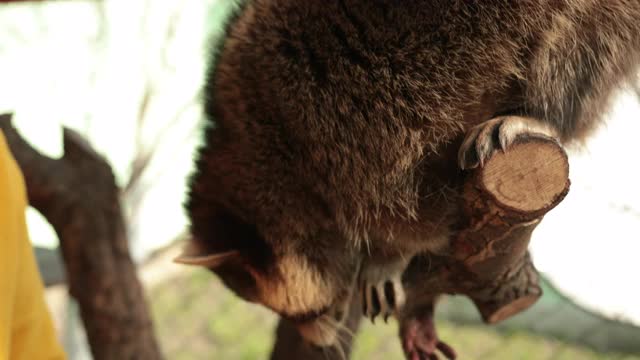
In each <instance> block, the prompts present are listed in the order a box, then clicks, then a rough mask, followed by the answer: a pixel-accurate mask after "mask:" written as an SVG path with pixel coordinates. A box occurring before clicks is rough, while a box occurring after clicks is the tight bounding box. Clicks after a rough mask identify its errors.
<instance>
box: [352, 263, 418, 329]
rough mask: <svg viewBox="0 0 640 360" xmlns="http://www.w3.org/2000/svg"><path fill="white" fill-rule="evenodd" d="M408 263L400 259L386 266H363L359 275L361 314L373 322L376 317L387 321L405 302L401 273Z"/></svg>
mask: <svg viewBox="0 0 640 360" xmlns="http://www.w3.org/2000/svg"><path fill="white" fill-rule="evenodd" d="M407 264H408V261H406V260H404V259H402V260H398V261H394V262H391V263H387V264H369V265H367V264H365V265H364V266H363V268H362V271H361V273H360V281H359V284H360V295H361V299H362V312H363V313H364V315H365V316H367V317H368V318H370V319H371V321H372V322H375V318H376V316H378V315H382V316H383V317H384V321H385V322H386V321H387V318H389V316H390V315H395V314H397V313H398V310H400V309H401V308H402V306H403V305H404V302H405V293H404V288H403V286H402V273H403V272H404V270H405V269H406V267H407Z"/></svg>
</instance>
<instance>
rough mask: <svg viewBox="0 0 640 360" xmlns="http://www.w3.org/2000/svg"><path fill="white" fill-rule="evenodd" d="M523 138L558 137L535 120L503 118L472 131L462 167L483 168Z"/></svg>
mask: <svg viewBox="0 0 640 360" xmlns="http://www.w3.org/2000/svg"><path fill="white" fill-rule="evenodd" d="M521 136H538V137H545V138H549V137H550V138H554V139H556V138H557V135H556V133H555V131H554V130H553V129H552V128H551V127H550V126H548V125H546V124H544V123H542V122H540V121H538V120H535V119H533V118H528V117H522V116H500V117H497V118H494V119H491V120H488V121H485V122H483V123H482V124H480V125H477V126H475V127H473V128H472V129H471V130H469V132H468V133H467V135H466V137H465V139H464V142H463V143H462V145H461V146H460V150H459V151H458V165H459V166H460V168H461V169H463V170H465V169H473V168H475V167H477V166H481V167H482V166H483V165H484V163H485V161H486V160H487V159H488V158H489V157H490V156H491V154H493V152H494V151H495V150H497V149H500V150H502V151H506V150H507V148H508V147H509V146H510V145H511V144H512V143H513V142H514V141H515V140H516V139H517V138H518V137H521Z"/></svg>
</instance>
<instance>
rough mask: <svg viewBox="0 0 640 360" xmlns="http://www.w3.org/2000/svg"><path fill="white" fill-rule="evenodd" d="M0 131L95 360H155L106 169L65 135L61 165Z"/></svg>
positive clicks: (0, 125) (5, 127)
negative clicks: (43, 223) (46, 228)
mask: <svg viewBox="0 0 640 360" xmlns="http://www.w3.org/2000/svg"><path fill="white" fill-rule="evenodd" d="M0 129H2V131H3V132H4V134H5V136H6V137H7V141H8V143H9V146H10V148H11V150H12V152H13V155H14V157H15V158H16V160H17V162H18V164H19V166H20V168H21V170H22V172H23V174H24V178H25V182H26V185H27V194H28V197H29V203H30V204H31V205H32V206H33V207H34V208H36V209H37V210H38V211H40V212H41V213H42V215H43V216H44V217H45V218H46V219H47V220H48V221H49V222H50V223H51V225H52V226H53V228H54V229H55V231H56V233H57V235H58V237H59V240H60V246H61V250H62V256H63V259H64V262H65V265H66V278H67V280H68V284H69V292H70V294H71V296H73V297H74V298H75V299H76V300H77V301H78V303H79V306H80V313H81V316H82V320H83V323H84V327H85V329H86V332H87V338H88V340H89V344H90V346H91V352H92V354H93V357H94V359H97V360H99V359H160V358H161V354H160V349H159V347H158V344H157V343H156V340H155V336H154V333H153V325H152V321H151V317H150V314H149V311H148V309H147V306H146V302H145V298H144V292H143V289H142V286H141V284H140V282H139V281H138V278H137V274H136V266H135V264H134V263H133V261H132V259H131V257H130V255H129V248H128V240H127V234H126V231H125V223H124V218H123V215H122V210H121V207H120V200H119V189H118V187H117V186H116V184H115V179H114V176H113V173H112V170H111V167H110V166H109V164H108V163H107V161H106V160H105V159H104V158H103V157H102V156H100V155H99V154H97V153H96V152H95V151H93V149H92V148H91V146H90V145H89V144H88V143H87V142H86V141H85V140H84V139H82V137H81V136H80V135H79V134H77V133H75V132H74V131H72V130H70V129H65V131H64V156H63V157H62V158H60V159H52V158H49V157H46V156H43V155H41V154H39V153H38V152H37V151H35V150H34V149H33V148H32V147H31V146H29V144H27V143H26V142H25V141H24V140H23V139H22V138H21V137H20V135H19V134H18V133H17V131H16V130H15V129H14V128H13V126H12V125H11V115H0Z"/></svg>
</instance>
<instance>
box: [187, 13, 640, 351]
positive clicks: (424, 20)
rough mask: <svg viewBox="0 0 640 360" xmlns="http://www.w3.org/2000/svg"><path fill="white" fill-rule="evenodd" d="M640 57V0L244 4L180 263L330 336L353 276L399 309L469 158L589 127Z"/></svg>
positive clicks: (220, 62)
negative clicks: (409, 269)
mask: <svg viewBox="0 0 640 360" xmlns="http://www.w3.org/2000/svg"><path fill="white" fill-rule="evenodd" d="M639 60H640V1H638V0H607V1H599V0H501V1H467V0H446V1H445V0H429V1H428V0H421V1H418V0H406V1H396V0H304V1H299V0H247V1H245V2H244V3H243V4H242V6H240V7H239V10H238V12H237V13H236V14H234V16H233V17H232V18H231V20H230V21H229V22H228V25H227V29H226V36H225V37H224V40H223V41H221V43H220V44H219V46H218V48H217V49H216V50H215V51H212V54H211V60H210V64H211V66H210V68H209V70H208V72H207V76H206V81H205V85H204V94H205V101H204V111H205V114H206V118H207V119H208V123H209V125H208V127H207V129H206V131H205V134H204V139H205V141H204V145H203V146H202V147H201V148H200V149H199V151H198V154H197V160H196V164H195V165H196V171H195V173H194V174H193V175H192V177H191V179H190V185H189V192H188V201H187V202H186V205H185V207H186V211H187V213H188V216H189V218H190V221H191V223H190V232H191V234H192V239H191V241H190V243H189V245H188V246H187V247H186V249H185V252H184V254H183V255H181V256H180V257H179V258H178V259H176V261H178V262H181V263H186V264H193V265H198V266H204V267H207V268H209V269H211V270H212V271H213V272H215V273H216V274H217V275H218V276H219V277H220V278H221V279H222V280H223V281H224V283H225V284H226V285H227V286H228V287H229V288H230V289H232V290H233V291H235V292H236V293H237V294H238V295H239V296H240V297H242V298H243V299H245V300H247V301H251V302H256V303H259V304H262V305H264V306H266V307H268V308H270V309H272V310H273V311H274V312H276V313H277V314H279V315H281V316H282V317H284V318H287V319H289V320H291V321H293V322H294V323H295V324H297V326H298V329H299V331H300V333H301V334H302V336H303V337H304V338H305V339H306V340H308V341H309V342H311V343H313V344H315V345H319V346H326V345H331V344H333V343H335V342H336V329H338V328H339V327H340V326H341V323H342V321H343V317H344V312H345V307H346V304H348V303H349V301H350V299H351V298H352V296H355V291H354V290H353V289H354V288H357V289H359V290H360V292H359V294H358V295H359V296H362V298H363V307H364V312H365V314H366V315H367V316H371V317H375V316H376V315H378V314H382V315H384V316H388V315H392V314H397V312H398V311H399V309H401V308H402V305H403V303H404V300H405V299H404V295H403V294H404V291H403V285H402V283H401V281H400V278H401V274H402V272H403V271H404V269H405V267H406V265H407V263H408V261H409V260H410V259H411V258H412V257H413V256H414V255H415V254H417V253H421V252H431V253H436V254H445V255H446V254H447V252H448V251H449V232H450V231H451V227H452V226H453V225H454V224H455V221H456V219H457V217H458V214H459V213H458V212H459V210H458V209H457V205H456V201H454V199H455V198H456V196H458V195H459V193H460V182H461V180H460V179H461V178H462V176H461V174H462V172H463V170H464V169H469V168H473V167H476V166H481V165H482V164H483V161H484V160H485V159H486V158H487V157H488V156H489V155H490V154H491V153H492V152H493V151H495V150H496V149H505V150H507V149H508V147H509V144H510V142H511V141H513V139H514V138H515V137H517V136H536V134H542V135H546V136H552V137H554V138H556V139H558V141H560V142H561V143H562V144H571V143H575V142H580V141H582V140H584V139H586V138H587V136H588V135H589V134H590V133H591V132H592V131H593V130H594V129H596V128H597V127H598V124H600V123H601V119H602V116H603V114H604V113H605V112H606V111H607V109H608V106H609V105H610V102H611V100H612V98H613V95H614V94H615V93H616V91H617V90H618V89H620V88H621V87H623V86H625V84H626V83H628V82H629V81H630V80H632V79H633V80H635V76H637V73H638V64H639ZM507 151H508V150H507Z"/></svg>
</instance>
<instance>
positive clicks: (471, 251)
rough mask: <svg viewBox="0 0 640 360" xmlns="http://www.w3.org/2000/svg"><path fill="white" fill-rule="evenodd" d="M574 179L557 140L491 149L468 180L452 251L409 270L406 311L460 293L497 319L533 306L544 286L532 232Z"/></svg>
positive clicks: (418, 262)
mask: <svg viewBox="0 0 640 360" xmlns="http://www.w3.org/2000/svg"><path fill="white" fill-rule="evenodd" d="M569 184H570V182H569V162H568V159H567V155H566V153H565V152H564V150H563V149H562V147H560V145H559V144H557V143H556V142H555V141H553V140H552V139H547V138H527V139H522V140H520V141H517V142H516V143H515V144H514V145H513V146H512V147H511V148H510V149H509V150H508V151H506V152H496V153H494V155H493V156H492V157H491V158H490V159H489V160H488V161H487V162H486V164H485V166H484V167H483V168H481V169H476V170H474V171H473V172H471V173H469V174H468V178H467V179H466V181H465V185H464V193H463V197H462V204H461V206H462V207H463V209H464V213H465V215H466V216H465V218H464V219H461V221H460V227H459V229H458V231H457V233H456V234H455V235H454V237H453V249H454V252H453V254H452V256H451V257H436V256H431V255H426V256H423V257H416V258H415V259H414V261H412V264H411V265H410V267H409V269H408V270H407V272H406V273H405V280H406V286H407V288H408V295H407V296H408V299H409V304H408V305H409V306H408V310H409V311H410V308H411V306H416V307H419V306H420V303H421V301H422V300H421V299H423V298H424V299H433V298H435V297H436V296H437V295H440V294H462V295H466V296H468V297H469V298H470V299H471V300H473V302H474V303H475V304H476V307H477V308H478V310H479V311H480V314H481V315H482V318H483V319H484V321H485V322H487V323H490V324H495V323H498V322H500V321H502V320H505V319H507V318H509V317H511V316H513V315H515V314H517V313H519V312H521V311H523V310H524V309H526V308H528V307H529V306H531V305H533V304H534V303H535V302H536V301H537V300H538V298H539V297H540V296H541V295H542V290H541V288H540V286H539V284H538V281H539V277H538V273H537V271H536V269H535V267H534V266H533V263H532V262H531V258H530V256H529V254H528V252H527V247H528V245H529V240H530V238H531V233H532V232H533V230H534V229H535V227H536V226H537V225H538V223H539V222H540V221H541V220H542V217H543V216H544V215H545V214H546V213H547V212H548V211H550V210H551V209H553V208H554V207H555V206H556V205H558V204H559V203H560V201H562V199H564V197H565V196H566V194H567V193H568V191H569Z"/></svg>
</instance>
